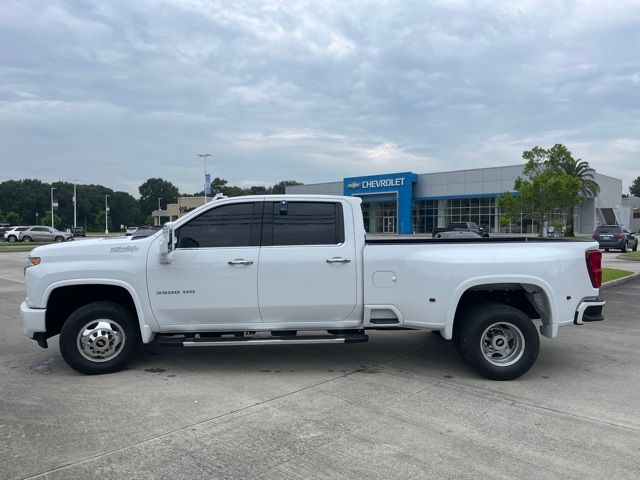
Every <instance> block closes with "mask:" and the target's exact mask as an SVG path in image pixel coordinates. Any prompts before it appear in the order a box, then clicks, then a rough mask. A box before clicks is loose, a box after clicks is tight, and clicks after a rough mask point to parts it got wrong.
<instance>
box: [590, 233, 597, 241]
mask: <svg viewBox="0 0 640 480" xmlns="http://www.w3.org/2000/svg"><path fill="white" fill-rule="evenodd" d="M591 238H593V239H594V240H595V239H596V238H598V232H593V234H592V235H591Z"/></svg>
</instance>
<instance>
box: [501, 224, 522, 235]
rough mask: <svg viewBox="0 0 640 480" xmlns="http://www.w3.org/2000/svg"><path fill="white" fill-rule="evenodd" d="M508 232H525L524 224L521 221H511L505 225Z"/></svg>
mask: <svg viewBox="0 0 640 480" xmlns="http://www.w3.org/2000/svg"><path fill="white" fill-rule="evenodd" d="M504 231H505V232H506V233H523V232H522V226H521V225H520V224H519V223H510V224H509V225H507V226H505V227H504Z"/></svg>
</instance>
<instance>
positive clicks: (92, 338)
mask: <svg viewBox="0 0 640 480" xmlns="http://www.w3.org/2000/svg"><path fill="white" fill-rule="evenodd" d="M125 340H126V338H125V334H124V330H123V329H122V327H121V326H120V324H118V322H115V321H113V320H108V319H100V320H92V321H90V322H89V323H87V324H86V325H85V326H84V327H82V328H81V329H80V332H79V333H78V339H77V345H78V351H79V352H80V354H81V355H82V356H83V357H84V358H86V359H87V360H90V361H92V362H106V361H109V360H111V359H112V358H115V357H117V356H118V354H119V353H120V352H121V351H122V347H124V343H125Z"/></svg>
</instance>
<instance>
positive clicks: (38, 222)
mask: <svg viewBox="0 0 640 480" xmlns="http://www.w3.org/2000/svg"><path fill="white" fill-rule="evenodd" d="M39 216H40V214H39V213H38V212H36V225H40V221H39V220H38V217H39Z"/></svg>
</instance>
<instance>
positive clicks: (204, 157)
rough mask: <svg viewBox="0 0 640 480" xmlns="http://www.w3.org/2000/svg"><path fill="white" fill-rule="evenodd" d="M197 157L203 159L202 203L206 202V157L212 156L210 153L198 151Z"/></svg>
mask: <svg viewBox="0 0 640 480" xmlns="http://www.w3.org/2000/svg"><path fill="white" fill-rule="evenodd" d="M198 156H199V157H202V159H203V160H204V203H207V183H208V182H207V157H212V156H213V155H211V154H210V153H199V154H198Z"/></svg>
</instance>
